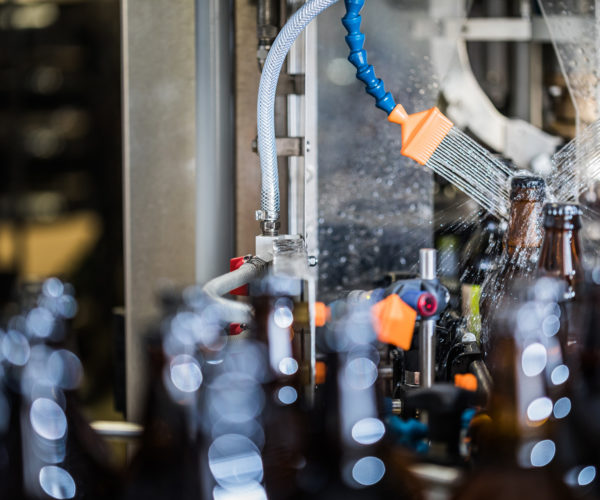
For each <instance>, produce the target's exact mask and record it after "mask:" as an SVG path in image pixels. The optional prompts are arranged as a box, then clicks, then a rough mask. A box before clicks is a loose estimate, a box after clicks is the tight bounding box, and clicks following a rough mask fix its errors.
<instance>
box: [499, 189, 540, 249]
mask: <svg viewBox="0 0 600 500" xmlns="http://www.w3.org/2000/svg"><path fill="white" fill-rule="evenodd" d="M541 221H542V201H530V200H513V202H512V203H511V206H510V221H509V224H508V230H507V232H506V239H505V246H504V248H505V251H506V253H507V254H508V257H509V258H510V259H511V260H514V258H515V257H516V256H517V254H521V256H520V258H519V260H522V259H524V260H529V257H531V258H532V259H534V258H535V257H536V256H537V251H538V249H539V248H540V246H541V244H542V228H541Z"/></svg>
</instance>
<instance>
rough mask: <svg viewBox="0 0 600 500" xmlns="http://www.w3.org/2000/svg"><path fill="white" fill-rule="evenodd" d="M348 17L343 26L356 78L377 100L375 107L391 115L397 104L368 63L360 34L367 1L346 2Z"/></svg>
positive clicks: (343, 20) (344, 18) (363, 39)
mask: <svg viewBox="0 0 600 500" xmlns="http://www.w3.org/2000/svg"><path fill="white" fill-rule="evenodd" d="M344 3H345V4H346V15H345V16H344V17H342V24H343V25H344V27H345V28H346V31H348V35H346V44H347V45H348V47H349V48H350V55H349V56H348V61H350V62H351V63H352V64H353V65H354V66H355V67H356V78H358V79H359V80H360V81H361V82H363V83H364V84H365V85H366V87H367V88H366V91H367V94H370V95H372V96H373V97H374V98H375V105H376V106H377V107H378V108H379V109H382V110H383V111H385V112H386V113H387V114H390V113H391V112H392V110H393V109H394V107H395V106H396V102H395V101H394V98H393V97H392V94H390V93H389V92H386V91H385V87H384V84H383V80H382V79H381V78H377V76H376V75H375V70H374V69H373V66H371V65H370V64H369V63H368V61H367V51H366V50H365V49H364V48H363V46H364V44H365V35H363V34H362V33H361V32H360V23H361V21H362V18H361V16H360V10H361V9H362V8H363V5H364V4H365V0H345V2H344Z"/></svg>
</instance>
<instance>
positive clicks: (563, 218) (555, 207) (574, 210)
mask: <svg viewBox="0 0 600 500" xmlns="http://www.w3.org/2000/svg"><path fill="white" fill-rule="evenodd" d="M544 227H545V228H548V229H550V228H558V229H579V228H580V227H581V208H580V207H579V205H577V204H575V203H547V204H546V205H544Z"/></svg>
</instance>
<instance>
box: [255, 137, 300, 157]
mask: <svg viewBox="0 0 600 500" xmlns="http://www.w3.org/2000/svg"><path fill="white" fill-rule="evenodd" d="M275 145H276V147H277V156H304V137H277V138H276V139H275ZM252 151H254V152H255V153H258V143H257V140H256V139H254V140H253V141H252Z"/></svg>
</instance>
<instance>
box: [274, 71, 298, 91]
mask: <svg viewBox="0 0 600 500" xmlns="http://www.w3.org/2000/svg"><path fill="white" fill-rule="evenodd" d="M304 82H305V78H304V74H300V73H299V74H294V75H290V74H289V73H282V74H281V75H279V81H278V82H277V95H304Z"/></svg>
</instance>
